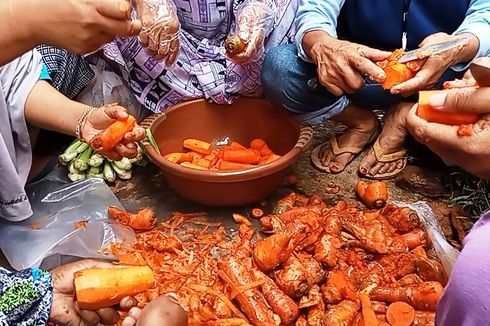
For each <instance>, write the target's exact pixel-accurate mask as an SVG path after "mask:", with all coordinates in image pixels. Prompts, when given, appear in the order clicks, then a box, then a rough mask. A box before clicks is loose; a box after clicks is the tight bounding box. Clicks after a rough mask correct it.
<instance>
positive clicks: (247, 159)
mask: <svg viewBox="0 0 490 326" xmlns="http://www.w3.org/2000/svg"><path fill="white" fill-rule="evenodd" d="M223 160H225V161H229V162H236V163H246V164H257V163H259V160H260V153H259V152H257V151H256V150H253V149H248V148H247V149H231V148H229V149H228V148H227V149H224V150H223Z"/></svg>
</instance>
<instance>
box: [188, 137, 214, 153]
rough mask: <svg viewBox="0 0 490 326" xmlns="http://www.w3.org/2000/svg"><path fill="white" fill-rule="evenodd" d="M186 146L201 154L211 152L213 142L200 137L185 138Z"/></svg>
mask: <svg viewBox="0 0 490 326" xmlns="http://www.w3.org/2000/svg"><path fill="white" fill-rule="evenodd" d="M184 148H187V149H188V150H191V151H193V152H197V153H200V154H204V155H208V154H211V144H210V143H208V142H205V141H202V140H199V139H186V140H184Z"/></svg>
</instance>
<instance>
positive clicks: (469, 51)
mask: <svg viewBox="0 0 490 326" xmlns="http://www.w3.org/2000/svg"><path fill="white" fill-rule="evenodd" d="M459 37H461V35H448V34H446V33H436V34H432V35H430V36H428V37H426V38H425V39H424V40H423V41H422V43H420V45H419V46H420V47H424V46H428V45H431V44H437V43H441V42H446V41H450V40H453V39H456V38H459ZM478 48H479V41H478V38H477V37H476V36H473V37H472V39H471V40H470V41H469V42H468V43H467V44H466V45H464V46H460V47H457V48H453V49H450V50H448V51H445V52H442V53H439V54H435V55H432V56H430V57H428V58H427V60H425V62H424V63H423V65H422V67H421V68H420V70H419V71H418V72H417V74H416V75H415V77H413V78H411V79H409V80H407V81H405V82H403V83H400V84H398V85H396V86H394V87H393V88H392V89H391V93H392V94H401V95H402V96H410V95H412V94H413V93H415V92H417V91H419V90H422V89H427V88H432V87H433V86H434V85H435V84H436V83H437V81H438V80H439V78H440V77H441V76H442V74H443V73H444V72H445V71H446V70H447V69H448V68H450V67H452V66H453V65H455V64H457V63H461V62H465V61H470V60H471V59H473V57H474V56H475V55H476V53H477V51H478Z"/></svg>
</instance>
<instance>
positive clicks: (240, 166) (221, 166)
mask: <svg viewBox="0 0 490 326" xmlns="http://www.w3.org/2000/svg"><path fill="white" fill-rule="evenodd" d="M216 167H217V168H218V170H220V171H238V170H247V169H251V168H253V167H255V166H254V165H252V164H245V163H237V162H230V161H224V160H221V161H218V163H216Z"/></svg>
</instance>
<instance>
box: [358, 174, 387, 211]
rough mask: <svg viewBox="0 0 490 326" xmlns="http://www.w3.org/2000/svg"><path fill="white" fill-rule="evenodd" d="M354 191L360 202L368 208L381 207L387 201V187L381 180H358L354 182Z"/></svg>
mask: <svg viewBox="0 0 490 326" xmlns="http://www.w3.org/2000/svg"><path fill="white" fill-rule="evenodd" d="M356 192H357V195H358V196H359V198H360V199H361V200H362V202H363V203H364V204H366V206H368V207H369V208H381V207H383V206H384V205H386V202H387V201H388V187H387V185H386V183H384V182H382V181H378V182H373V183H371V184H368V183H367V182H365V181H362V180H360V181H359V182H357V184H356Z"/></svg>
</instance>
